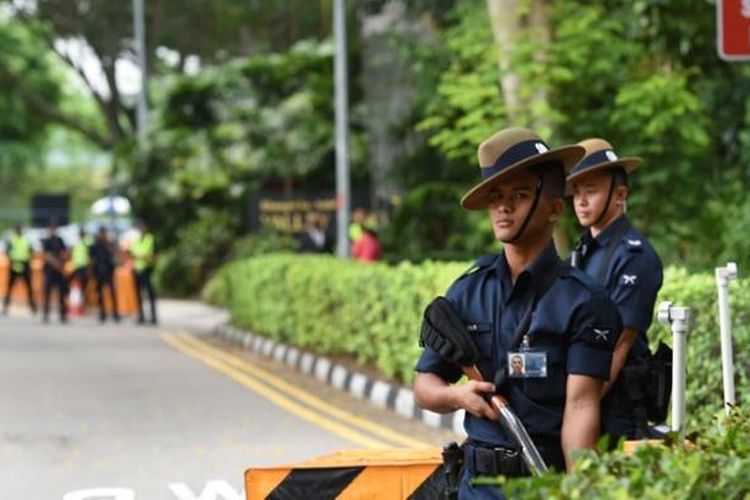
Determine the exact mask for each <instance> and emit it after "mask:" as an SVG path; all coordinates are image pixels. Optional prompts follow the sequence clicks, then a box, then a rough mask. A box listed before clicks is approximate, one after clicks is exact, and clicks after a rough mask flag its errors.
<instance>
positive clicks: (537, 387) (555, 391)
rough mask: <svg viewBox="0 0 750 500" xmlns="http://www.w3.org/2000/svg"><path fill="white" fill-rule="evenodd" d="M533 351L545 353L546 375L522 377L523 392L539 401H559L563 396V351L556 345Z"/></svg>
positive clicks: (564, 374)
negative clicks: (542, 376) (541, 376)
mask: <svg viewBox="0 0 750 500" xmlns="http://www.w3.org/2000/svg"><path fill="white" fill-rule="evenodd" d="M535 351H537V352H544V353H545V354H546V355H547V376H546V377H544V378H525V379H522V380H523V382H522V383H523V392H524V393H525V394H526V395H527V396H528V397H529V398H530V399H532V400H534V401H536V402H539V403H551V402H559V401H560V400H562V399H564V398H565V383H566V381H567V373H566V370H565V353H564V352H563V351H562V349H560V348H556V347H549V348H536V349H535Z"/></svg>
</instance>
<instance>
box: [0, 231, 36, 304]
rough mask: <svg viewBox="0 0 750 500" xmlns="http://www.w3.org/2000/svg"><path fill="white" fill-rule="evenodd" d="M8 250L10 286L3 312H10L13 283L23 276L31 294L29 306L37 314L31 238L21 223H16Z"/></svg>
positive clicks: (27, 289)
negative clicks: (28, 238) (32, 280)
mask: <svg viewBox="0 0 750 500" xmlns="http://www.w3.org/2000/svg"><path fill="white" fill-rule="evenodd" d="M6 252H7V254H8V259H9V260H10V269H8V288H7V289H6V292H5V301H4V302H3V314H8V305H9V304H10V293H11V291H12V290H13V284H14V283H15V282H16V280H17V279H18V278H23V281H24V283H26V291H27V292H28V295H29V307H30V308H31V312H32V314H36V304H35V303H34V293H33V291H32V289H31V256H32V250H31V245H30V244H29V240H27V239H26V238H25V237H24V235H23V228H22V227H21V225H20V224H16V227H15V230H14V232H13V236H11V238H10V240H9V241H8V244H7V246H6Z"/></svg>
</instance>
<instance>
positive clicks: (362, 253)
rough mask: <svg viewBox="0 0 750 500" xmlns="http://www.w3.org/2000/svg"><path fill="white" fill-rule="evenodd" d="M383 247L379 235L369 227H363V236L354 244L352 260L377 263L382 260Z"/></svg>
mask: <svg viewBox="0 0 750 500" xmlns="http://www.w3.org/2000/svg"><path fill="white" fill-rule="evenodd" d="M382 256H383V247H382V246H381V244H380V240H379V239H378V234H377V233H376V232H375V231H373V230H372V229H370V228H369V227H367V226H362V235H361V236H360V237H359V239H358V240H357V241H355V242H354V243H353V244H352V258H354V259H355V260H358V261H361V262H375V261H378V260H380V259H381V258H382Z"/></svg>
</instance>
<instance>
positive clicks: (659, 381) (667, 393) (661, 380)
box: [646, 342, 672, 423]
mask: <svg viewBox="0 0 750 500" xmlns="http://www.w3.org/2000/svg"><path fill="white" fill-rule="evenodd" d="M648 364H649V370H648V380H647V382H646V395H647V397H646V411H647V412H648V419H649V420H650V421H651V422H656V423H661V422H664V421H665V420H666V419H667V414H668V411H669V400H670V398H671V397H672V349H671V348H670V347H669V346H667V345H666V344H665V343H664V342H659V347H658V348H657V349H656V352H655V353H654V355H653V356H651V358H650V359H649V363H648Z"/></svg>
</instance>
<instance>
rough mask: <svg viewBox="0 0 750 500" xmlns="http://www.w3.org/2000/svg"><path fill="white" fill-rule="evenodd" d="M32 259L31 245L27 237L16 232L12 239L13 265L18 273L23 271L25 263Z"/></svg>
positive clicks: (11, 253) (11, 255) (11, 259)
mask: <svg viewBox="0 0 750 500" xmlns="http://www.w3.org/2000/svg"><path fill="white" fill-rule="evenodd" d="M30 260H31V245H29V242H28V240H27V239H26V238H24V237H23V236H19V235H17V234H14V235H13V236H12V237H11V240H10V262H11V267H12V268H13V270H14V271H15V272H17V273H20V272H21V271H23V266H24V264H26V263H28V262H29V261H30Z"/></svg>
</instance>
